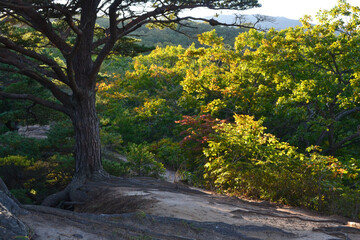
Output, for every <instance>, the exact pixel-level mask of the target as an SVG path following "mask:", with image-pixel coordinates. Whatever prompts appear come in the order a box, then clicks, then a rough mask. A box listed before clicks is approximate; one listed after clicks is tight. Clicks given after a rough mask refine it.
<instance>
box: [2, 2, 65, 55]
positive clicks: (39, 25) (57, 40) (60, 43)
mask: <svg viewBox="0 0 360 240" xmlns="http://www.w3.org/2000/svg"><path fill="white" fill-rule="evenodd" d="M0 4H2V5H4V6H7V7H8V8H9V9H11V10H13V11H15V12H16V13H17V14H19V16H22V17H23V18H24V19H23V20H21V21H22V22H24V23H25V24H28V25H29V26H31V27H32V28H34V29H35V30H37V31H39V32H41V33H43V34H44V35H45V36H46V37H47V38H48V39H49V40H50V42H51V43H53V44H54V45H55V46H56V47H57V48H58V49H59V50H60V51H61V52H62V54H63V55H64V56H66V55H67V54H69V53H70V51H71V47H70V46H69V45H68V44H67V43H66V42H65V41H64V40H63V39H62V38H61V37H60V36H58V35H57V34H56V33H55V31H54V29H53V26H52V25H51V22H50V21H47V19H45V18H44V17H43V16H41V15H40V13H38V12H37V11H36V9H35V6H33V5H31V3H29V4H27V3H24V1H22V0H14V1H12V2H11V3H9V2H8V1H0ZM43 8H45V6H43ZM18 19H19V18H18Z"/></svg>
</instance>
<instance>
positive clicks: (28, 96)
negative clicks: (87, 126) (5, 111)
mask: <svg viewBox="0 0 360 240" xmlns="http://www.w3.org/2000/svg"><path fill="white" fill-rule="evenodd" d="M0 99H16V100H29V101H32V102H34V103H37V104H40V105H42V106H44V107H48V108H51V109H54V110H57V111H60V112H63V113H65V114H67V115H69V116H70V114H71V111H70V110H69V109H67V108H66V107H64V106H63V105H60V104H58V103H55V102H51V101H47V100H44V99H42V98H39V97H36V96H34V95H31V94H17V93H6V92H1V91H0Z"/></svg>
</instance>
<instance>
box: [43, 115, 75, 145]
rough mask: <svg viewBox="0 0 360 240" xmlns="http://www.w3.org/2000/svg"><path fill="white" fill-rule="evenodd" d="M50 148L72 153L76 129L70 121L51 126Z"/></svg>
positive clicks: (48, 134) (48, 140) (48, 139)
mask: <svg viewBox="0 0 360 240" xmlns="http://www.w3.org/2000/svg"><path fill="white" fill-rule="evenodd" d="M47 137H48V138H47V139H46V141H47V142H48V144H49V146H50V147H51V149H52V150H58V151H62V150H64V151H65V152H66V151H69V150H70V151H72V149H73V147H74V129H73V126H72V124H71V122H70V120H63V121H57V122H55V123H54V124H52V125H51V128H50V131H49V132H48V133H47Z"/></svg>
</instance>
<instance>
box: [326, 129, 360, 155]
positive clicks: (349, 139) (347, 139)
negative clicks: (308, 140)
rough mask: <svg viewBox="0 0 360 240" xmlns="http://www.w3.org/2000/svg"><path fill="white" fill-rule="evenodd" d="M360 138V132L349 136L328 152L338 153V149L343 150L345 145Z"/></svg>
mask: <svg viewBox="0 0 360 240" xmlns="http://www.w3.org/2000/svg"><path fill="white" fill-rule="evenodd" d="M359 136H360V132H359V131H357V132H356V133H354V134H351V135H349V136H347V137H346V138H344V139H343V140H342V141H340V142H338V143H336V144H335V145H334V146H333V147H332V148H330V149H328V150H327V152H330V151H334V150H335V151H336V150H337V149H339V148H341V147H342V146H343V145H344V144H345V143H347V142H349V141H351V140H353V139H355V138H357V137H359Z"/></svg>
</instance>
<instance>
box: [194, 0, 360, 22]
mask: <svg viewBox="0 0 360 240" xmlns="http://www.w3.org/2000/svg"><path fill="white" fill-rule="evenodd" d="M347 2H348V3H350V4H351V5H354V6H360V0H347ZM259 3H260V4H261V5H262V7H260V8H256V9H250V10H247V11H242V12H241V14H262V15H267V16H273V17H286V18H289V19H295V20H298V19H300V18H302V17H303V16H304V15H311V16H315V15H316V13H317V12H318V11H319V10H320V9H324V10H329V9H331V8H332V7H334V6H336V5H337V3H338V0H259ZM196 11H199V10H196ZM198 13H199V12H198ZM199 14H200V13H199ZM223 14H231V13H230V12H223ZM201 15H202V16H212V15H214V12H211V11H209V10H201Z"/></svg>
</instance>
